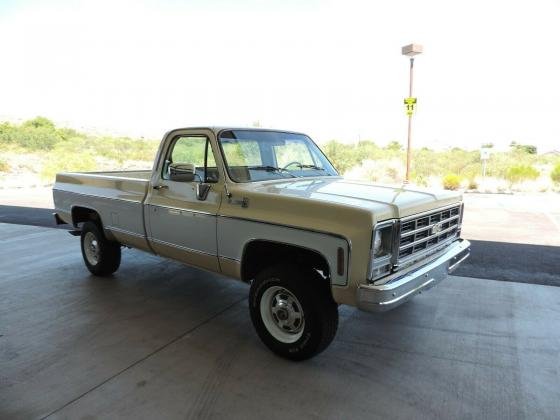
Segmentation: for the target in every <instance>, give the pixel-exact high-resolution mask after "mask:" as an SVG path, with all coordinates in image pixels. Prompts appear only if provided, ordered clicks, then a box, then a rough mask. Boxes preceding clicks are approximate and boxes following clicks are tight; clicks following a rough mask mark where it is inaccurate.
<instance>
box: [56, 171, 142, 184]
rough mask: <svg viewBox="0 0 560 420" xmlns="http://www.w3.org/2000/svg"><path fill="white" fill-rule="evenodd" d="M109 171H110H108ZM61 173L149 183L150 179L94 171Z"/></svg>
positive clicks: (62, 173) (63, 173)
mask: <svg viewBox="0 0 560 420" xmlns="http://www.w3.org/2000/svg"><path fill="white" fill-rule="evenodd" d="M132 172H150V173H151V170H149V169H148V170H146V171H132ZM107 173H109V172H107ZM113 173H115V174H118V173H122V172H121V171H114V172H113ZM59 175H67V176H72V175H78V176H85V177H92V178H102V179H110V180H113V181H114V180H115V178H118V181H123V180H124V181H140V182H145V183H149V182H150V180H149V179H143V178H132V177H126V176H117V175H113V176H111V175H103V174H96V173H92V172H61V173H59Z"/></svg>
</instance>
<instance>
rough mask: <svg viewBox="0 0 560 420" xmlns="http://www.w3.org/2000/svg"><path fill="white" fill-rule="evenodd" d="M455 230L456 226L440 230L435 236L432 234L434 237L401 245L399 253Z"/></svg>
mask: <svg viewBox="0 0 560 420" xmlns="http://www.w3.org/2000/svg"><path fill="white" fill-rule="evenodd" d="M457 228H458V225H453V226H449V227H448V228H447V229H445V230H442V231H441V232H438V233H436V234H434V235H430V236H426V237H425V238H422V239H418V240H417V241H416V242H411V243H409V244H406V245H402V246H400V247H399V252H400V251H402V250H404V249H408V248H410V247H412V246H414V245H418V244H421V243H422V242H426V241H429V240H430V239H432V238H436V237H438V236H440V235H443V234H444V233H447V232H451V231H452V230H453V229H457ZM446 239H447V238H446Z"/></svg>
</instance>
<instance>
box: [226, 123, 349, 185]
mask: <svg viewBox="0 0 560 420" xmlns="http://www.w3.org/2000/svg"><path fill="white" fill-rule="evenodd" d="M219 141H220V146H221V148H222V150H223V153H224V157H225V163H226V166H227V170H228V173H229V176H230V178H231V179H232V180H233V181H235V182H250V181H264V180H269V179H281V178H302V177H312V176H336V175H338V173H337V172H336V170H335V169H334V168H333V166H332V165H331V164H330V162H329V161H328V159H327V158H326V157H325V155H323V153H322V152H321V150H319V148H318V147H317V146H316V145H315V143H313V141H311V139H310V138H309V137H307V136H305V135H303V134H295V133H283V132H280V131H259V130H227V131H222V132H221V134H220V137H219Z"/></svg>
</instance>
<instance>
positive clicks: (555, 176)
mask: <svg viewBox="0 0 560 420" xmlns="http://www.w3.org/2000/svg"><path fill="white" fill-rule="evenodd" d="M550 178H551V179H552V181H553V182H554V183H555V184H560V163H558V164H557V165H556V166H555V167H554V169H553V170H552V172H551V173H550Z"/></svg>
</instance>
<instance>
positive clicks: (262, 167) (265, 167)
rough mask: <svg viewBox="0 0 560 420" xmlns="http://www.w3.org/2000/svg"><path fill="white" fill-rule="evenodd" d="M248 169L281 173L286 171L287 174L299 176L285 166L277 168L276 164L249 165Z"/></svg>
mask: <svg viewBox="0 0 560 420" xmlns="http://www.w3.org/2000/svg"><path fill="white" fill-rule="evenodd" d="M247 169H253V170H255V171H267V172H279V173H281V174H284V173H285V174H288V175H290V176H291V177H292V178H298V177H297V176H295V175H294V174H293V173H291V172H290V171H289V170H287V169H284V168H277V167H276V166H270V165H259V166H247Z"/></svg>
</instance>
